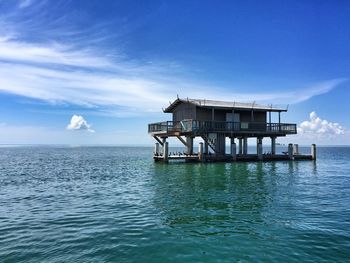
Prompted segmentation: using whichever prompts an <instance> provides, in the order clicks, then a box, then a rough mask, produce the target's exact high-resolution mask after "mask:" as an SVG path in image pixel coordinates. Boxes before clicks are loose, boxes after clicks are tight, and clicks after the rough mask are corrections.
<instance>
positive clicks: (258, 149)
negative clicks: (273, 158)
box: [256, 137, 263, 161]
mask: <svg viewBox="0 0 350 263" xmlns="http://www.w3.org/2000/svg"><path fill="white" fill-rule="evenodd" d="M262 140H263V139H262V138H261V137H258V138H257V140H256V142H257V145H256V153H257V154H258V159H259V160H260V161H261V160H262V159H263V147H262Z"/></svg>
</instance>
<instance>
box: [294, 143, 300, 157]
mask: <svg viewBox="0 0 350 263" xmlns="http://www.w3.org/2000/svg"><path fill="white" fill-rule="evenodd" d="M293 154H294V155H295V154H299V145H298V144H294V145H293Z"/></svg>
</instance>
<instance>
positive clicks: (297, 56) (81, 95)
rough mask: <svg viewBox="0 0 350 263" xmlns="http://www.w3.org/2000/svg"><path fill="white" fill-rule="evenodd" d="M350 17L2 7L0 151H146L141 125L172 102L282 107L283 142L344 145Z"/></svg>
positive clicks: (303, 10) (262, 8)
mask: <svg viewBox="0 0 350 263" xmlns="http://www.w3.org/2000/svg"><path fill="white" fill-rule="evenodd" d="M349 13H350V3H349V1H246V0H245V1H221V2H220V3H218V2H217V1H155V0H153V1H103V2H101V1H92V0H91V1H77V0H76V1H45V0H42V1H41V0H21V1H15V0H12V1H7V0H0V143H1V144H22V143H25V144H37V143H50V144H52V143H54V144H56V143H57V144H144V145H146V144H149V145H150V144H151V143H152V139H151V138H149V136H148V134H147V123H149V122H156V121H161V120H166V119H170V116H166V115H165V114H163V113H162V111H161V109H162V107H165V106H167V105H168V104H169V101H171V100H174V99H175V98H176V96H177V95H179V96H180V97H192V98H208V99H209V98H212V99H223V100H233V101H256V102H260V103H267V104H270V103H272V104H274V105H287V104H289V111H288V113H286V114H283V115H282V121H285V122H294V123H297V124H298V125H299V128H300V129H299V131H300V135H297V136H294V137H290V138H288V139H282V142H288V141H293V142H299V143H303V144H304V143H311V142H316V143H319V144H350V135H349V130H350V119H349V112H350V104H349V103H348V100H349V98H350V96H349V95H350V90H349V83H350V82H349V79H350V45H349V43H350V16H349V15H348V14H349ZM312 112H315V114H311V117H310V113H312ZM74 115H76V116H77V118H75V119H74V120H75V121H76V122H75V123H73V124H72V123H70V122H71V118H72V116H74ZM79 116H80V117H79ZM78 117H79V118H78Z"/></svg>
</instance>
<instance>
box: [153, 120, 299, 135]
mask: <svg viewBox="0 0 350 263" xmlns="http://www.w3.org/2000/svg"><path fill="white" fill-rule="evenodd" d="M148 132H149V133H159V132H164V133H167V132H237V133H240V132H268V133H284V134H296V133H297V126H296V124H293V123H266V122H227V121H198V120H183V121H164V122H157V123H151V124H148Z"/></svg>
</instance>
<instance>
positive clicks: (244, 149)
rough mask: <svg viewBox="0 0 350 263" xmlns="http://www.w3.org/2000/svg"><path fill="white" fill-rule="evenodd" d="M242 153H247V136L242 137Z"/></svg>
mask: <svg viewBox="0 0 350 263" xmlns="http://www.w3.org/2000/svg"><path fill="white" fill-rule="evenodd" d="M243 154H244V155H246V154H248V138H247V137H243Z"/></svg>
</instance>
